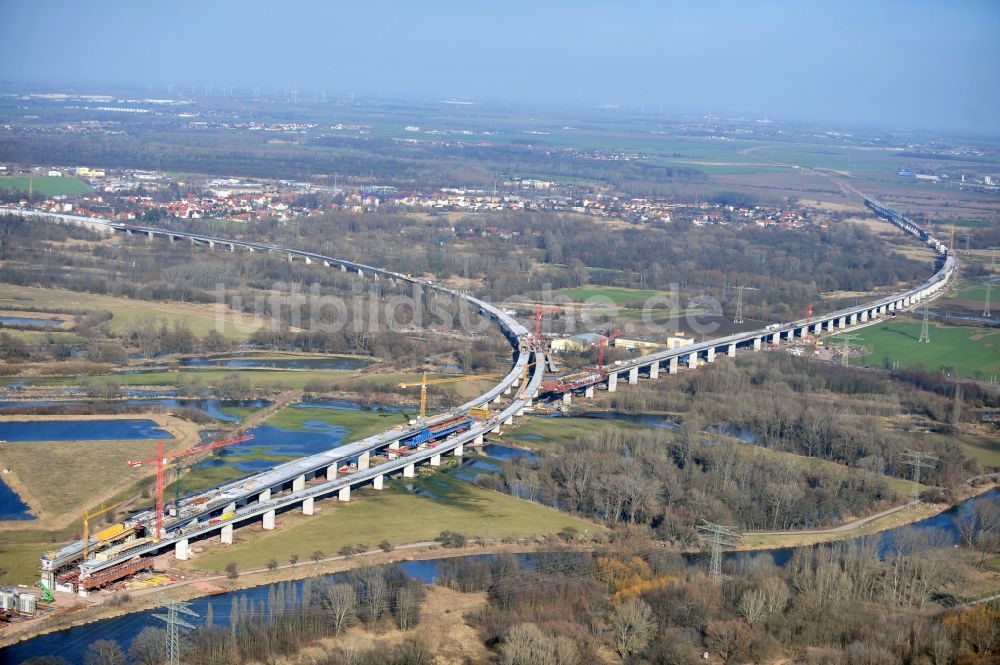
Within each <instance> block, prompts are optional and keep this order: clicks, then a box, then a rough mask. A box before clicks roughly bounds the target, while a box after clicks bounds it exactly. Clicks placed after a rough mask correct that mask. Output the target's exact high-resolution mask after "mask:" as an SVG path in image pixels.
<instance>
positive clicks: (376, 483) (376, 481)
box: [372, 475, 385, 490]
mask: <svg viewBox="0 0 1000 665" xmlns="http://www.w3.org/2000/svg"><path fill="white" fill-rule="evenodd" d="M384 483H385V480H384V477H383V476H380V475H379V476H375V477H374V478H373V479H372V487H374V488H375V489H377V490H380V489H382V487H383V486H384Z"/></svg>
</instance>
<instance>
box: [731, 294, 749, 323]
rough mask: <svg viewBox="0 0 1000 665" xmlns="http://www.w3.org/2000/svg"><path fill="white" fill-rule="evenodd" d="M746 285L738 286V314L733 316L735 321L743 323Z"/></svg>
mask: <svg viewBox="0 0 1000 665" xmlns="http://www.w3.org/2000/svg"><path fill="white" fill-rule="evenodd" d="M744 288H746V287H743V286H737V287H736V316H735V317H733V323H743V289H744Z"/></svg>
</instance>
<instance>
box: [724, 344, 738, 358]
mask: <svg viewBox="0 0 1000 665" xmlns="http://www.w3.org/2000/svg"><path fill="white" fill-rule="evenodd" d="M726 355H728V356H729V357H730V358H735V357H736V345H735V344H730V345H729V348H728V349H726Z"/></svg>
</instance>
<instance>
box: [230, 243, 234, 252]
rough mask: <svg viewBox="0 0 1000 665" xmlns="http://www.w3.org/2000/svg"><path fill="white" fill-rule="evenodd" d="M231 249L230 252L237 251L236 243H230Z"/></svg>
mask: <svg viewBox="0 0 1000 665" xmlns="http://www.w3.org/2000/svg"><path fill="white" fill-rule="evenodd" d="M229 251H230V252H235V251H236V245H234V244H233V243H229Z"/></svg>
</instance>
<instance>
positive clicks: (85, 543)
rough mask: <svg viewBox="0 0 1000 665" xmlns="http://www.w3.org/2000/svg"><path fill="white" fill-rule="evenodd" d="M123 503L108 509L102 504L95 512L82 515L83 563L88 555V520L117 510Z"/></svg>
mask: <svg viewBox="0 0 1000 665" xmlns="http://www.w3.org/2000/svg"><path fill="white" fill-rule="evenodd" d="M124 503H125V502H124V501H120V502H118V503H116V504H115V505H113V506H108V507H105V506H104V504H101V507H100V508H98V509H97V510H95V511H94V512H92V513H84V515H83V560H84V561H86V560H87V555H88V554H89V553H90V519H91V518H92V517H97V516H98V515H100V514H102V513H106V512H108V511H109V510H114V509H115V508H118V507H119V506H121V505H123V504H124Z"/></svg>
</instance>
